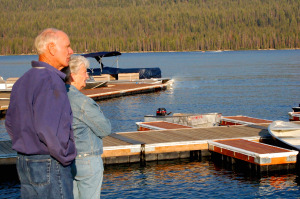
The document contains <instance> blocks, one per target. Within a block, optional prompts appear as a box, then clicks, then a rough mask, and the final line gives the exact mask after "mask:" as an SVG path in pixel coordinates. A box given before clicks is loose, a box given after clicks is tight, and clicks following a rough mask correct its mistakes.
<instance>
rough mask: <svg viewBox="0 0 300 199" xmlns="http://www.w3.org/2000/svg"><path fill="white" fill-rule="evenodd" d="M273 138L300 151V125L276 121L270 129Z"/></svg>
mask: <svg viewBox="0 0 300 199" xmlns="http://www.w3.org/2000/svg"><path fill="white" fill-rule="evenodd" d="M268 131H269V133H270V134H271V135H272V137H273V138H275V139H277V140H279V141H281V142H283V143H285V144H287V145H289V146H291V147H293V148H295V149H297V150H298V151H300V125H299V124H295V123H293V122H284V121H279V120H277V121H274V122H272V123H271V124H270V125H269V127H268Z"/></svg>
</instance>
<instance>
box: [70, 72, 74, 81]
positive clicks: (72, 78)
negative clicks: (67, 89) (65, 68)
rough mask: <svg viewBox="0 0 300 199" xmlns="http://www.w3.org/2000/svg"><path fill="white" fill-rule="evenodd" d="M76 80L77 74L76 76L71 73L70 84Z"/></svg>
mask: <svg viewBox="0 0 300 199" xmlns="http://www.w3.org/2000/svg"><path fill="white" fill-rule="evenodd" d="M74 80H75V74H74V73H71V74H70V79H69V81H70V83H71V82H74Z"/></svg>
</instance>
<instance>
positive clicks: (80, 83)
mask: <svg viewBox="0 0 300 199" xmlns="http://www.w3.org/2000/svg"><path fill="white" fill-rule="evenodd" d="M71 75H72V78H73V81H72V83H71V84H72V85H73V86H75V87H76V88H77V89H78V90H81V89H82V88H84V87H85V86H86V83H85V82H86V80H87V79H88V78H89V75H88V74H87V72H86V68H85V67H84V65H81V67H80V69H79V70H78V72H77V74H75V73H72V74H71Z"/></svg>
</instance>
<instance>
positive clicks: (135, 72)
mask: <svg viewBox="0 0 300 199" xmlns="http://www.w3.org/2000/svg"><path fill="white" fill-rule="evenodd" d="M120 55H121V53H120V52H118V51H109V52H94V53H89V54H83V55H82V56H83V57H86V58H95V59H96V60H97V62H98V63H99V67H96V68H88V73H89V74H90V75H92V76H93V77H94V78H95V80H96V79H97V78H100V76H103V77H105V76H106V78H109V79H108V80H109V81H110V80H130V81H136V80H140V79H151V78H161V70H160V68H157V67H155V68H119V62H118V56H120ZM114 56H115V57H116V61H115V63H116V67H111V66H105V65H104V64H103V61H102V59H103V57H114ZM103 77H102V78H103Z"/></svg>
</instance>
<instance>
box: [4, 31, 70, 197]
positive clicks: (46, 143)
mask: <svg viewBox="0 0 300 199" xmlns="http://www.w3.org/2000/svg"><path fill="white" fill-rule="evenodd" d="M35 47H36V49H37V52H38V55H39V61H32V68H31V69H30V70H29V71H27V72H26V73H25V74H24V75H23V76H22V77H21V78H20V79H19V80H18V81H17V82H16V83H15V84H14V86H13V89H12V92H11V98H10V104H9V108H8V110H7V114H6V121H5V125H6V129H7V132H8V134H9V135H10V137H11V139H12V148H13V149H14V150H16V151H17V152H18V156H17V171H18V174H19V178H20V182H21V197H22V198H73V181H72V174H71V163H72V162H73V160H74V159H75V157H76V149H75V143H74V135H73V131H72V118H73V115H72V111H71V107H70V102H69V100H68V96H67V92H66V87H65V84H64V79H65V74H64V73H62V72H61V71H60V70H61V69H62V68H64V67H66V66H68V62H69V60H70V56H71V54H73V50H72V49H71V47H70V40H69V37H68V36H67V35H66V33H64V32H63V31H60V30H57V29H53V28H49V29H46V30H44V31H43V32H41V33H40V34H39V35H38V36H37V38H36V39H35Z"/></svg>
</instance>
